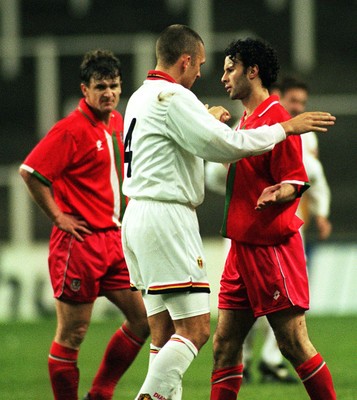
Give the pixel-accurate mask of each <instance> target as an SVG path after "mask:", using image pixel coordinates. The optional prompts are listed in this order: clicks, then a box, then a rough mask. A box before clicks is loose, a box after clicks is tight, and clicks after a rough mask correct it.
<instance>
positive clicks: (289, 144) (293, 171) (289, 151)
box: [270, 136, 310, 196]
mask: <svg viewBox="0 0 357 400" xmlns="http://www.w3.org/2000/svg"><path fill="white" fill-rule="evenodd" d="M270 161H271V162H270V173H271V175H272V177H273V179H274V181H275V182H279V183H291V184H293V185H295V186H296V187H297V188H298V195H299V196H301V195H302V193H303V192H304V191H305V190H306V189H308V188H309V186H310V185H309V183H308V176H307V174H306V171H305V167H304V164H303V162H302V147H301V138H300V136H290V137H289V138H288V139H287V140H285V142H282V143H279V144H278V145H277V146H276V147H275V149H274V150H273V151H272V153H271V159H270Z"/></svg>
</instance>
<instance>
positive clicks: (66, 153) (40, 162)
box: [21, 125, 76, 184]
mask: <svg viewBox="0 0 357 400" xmlns="http://www.w3.org/2000/svg"><path fill="white" fill-rule="evenodd" d="M75 151H76V143H75V140H74V138H73V135H72V134H71V133H70V132H69V131H68V130H66V129H63V128H60V127H57V126H56V125H55V126H54V127H53V128H52V129H51V130H50V131H49V133H48V134H47V135H46V136H45V137H44V138H43V139H42V140H41V141H40V142H39V143H38V144H37V145H36V146H35V148H34V149H33V150H32V151H31V153H30V154H29V155H28V156H27V157H26V159H25V161H24V162H23V164H22V166H21V168H24V169H26V170H28V171H29V172H31V173H33V174H35V175H36V176H37V177H38V178H39V179H40V180H41V181H43V182H44V183H47V184H51V183H52V182H53V181H55V180H56V179H57V177H59V176H60V175H61V174H62V172H63V170H64V169H65V168H66V166H67V165H68V164H69V163H70V161H71V160H72V158H73V154H74V152H75Z"/></svg>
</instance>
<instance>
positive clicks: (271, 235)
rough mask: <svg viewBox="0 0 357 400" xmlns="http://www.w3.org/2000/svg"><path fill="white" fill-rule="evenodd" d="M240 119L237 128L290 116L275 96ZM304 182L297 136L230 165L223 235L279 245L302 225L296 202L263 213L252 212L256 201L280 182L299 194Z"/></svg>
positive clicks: (275, 205) (277, 205)
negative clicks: (293, 185) (268, 187)
mask: <svg viewBox="0 0 357 400" xmlns="http://www.w3.org/2000/svg"><path fill="white" fill-rule="evenodd" d="M244 118H245V115H243V117H242V119H241V121H240V124H239V128H240V129H250V128H257V127H259V126H262V125H273V124H275V123H277V122H283V121H286V120H288V119H289V118H290V115H289V113H288V112H287V111H286V110H285V109H284V108H283V107H282V106H281V104H280V103H279V99H278V97H277V96H270V97H269V98H268V99H266V100H265V101H264V102H263V103H261V104H260V105H259V106H258V107H257V108H256V109H255V111H254V113H253V114H252V115H250V116H249V117H248V118H247V119H246V120H244ZM307 180H308V178H307V175H306V172H305V168H304V165H303V163H302V150H301V138H300V136H289V137H288V138H287V140H285V141H283V142H281V143H279V144H277V145H276V146H275V147H274V149H273V150H272V151H270V152H268V153H265V154H262V155H259V156H253V157H248V158H244V159H242V160H240V161H238V162H236V163H234V164H231V166H230V168H229V172H228V176H227V190H226V206H225V213H224V223H223V227H222V234H223V236H226V237H229V238H231V239H234V240H236V241H238V242H242V243H247V244H254V245H274V244H279V243H282V242H283V241H284V240H286V238H287V237H289V236H291V235H292V234H293V233H295V232H297V231H298V230H299V228H300V226H301V225H302V223H303V222H302V221H301V219H300V218H298V217H297V216H296V215H295V213H296V209H297V207H298V204H299V199H296V200H294V201H291V202H287V203H284V204H274V205H273V206H270V207H268V208H266V209H264V210H263V211H256V210H255V206H256V203H257V200H258V198H259V196H260V194H261V193H262V191H263V189H264V188H266V187H267V186H272V185H275V184H277V183H281V182H287V183H293V184H295V185H299V187H300V190H299V194H300V195H301V194H302V192H303V191H304V190H305V189H307V188H308V187H309V184H308V183H307Z"/></svg>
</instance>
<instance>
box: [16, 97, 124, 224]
mask: <svg viewBox="0 0 357 400" xmlns="http://www.w3.org/2000/svg"><path fill="white" fill-rule="evenodd" d="M122 132H123V118H122V116H121V115H120V114H119V113H118V112H117V111H114V112H112V115H111V119H110V123H109V126H106V125H105V124H103V123H102V122H101V121H99V120H98V119H97V118H96V116H95V115H94V114H93V112H92V111H91V110H90V108H89V107H88V105H87V103H86V102H85V100H84V99H81V100H80V102H79V105H78V108H77V109H76V110H74V111H73V112H72V113H71V114H69V115H68V116H67V117H66V118H63V119H62V120H60V121H59V122H57V123H56V124H55V125H54V126H53V128H52V129H51V130H50V131H49V132H48V134H47V135H46V136H45V137H44V138H43V139H42V140H41V141H40V142H39V143H38V144H37V146H36V147H35V148H34V149H33V150H32V152H31V153H30V154H29V155H28V156H27V158H26V159H25V161H24V163H23V165H22V168H24V169H26V170H28V171H29V172H31V173H33V174H35V175H36V176H37V177H38V178H39V179H40V180H42V181H43V182H44V183H46V184H48V185H52V188H53V195H54V198H55V201H56V203H57V204H58V206H59V207H60V209H61V210H62V211H63V212H65V213H69V214H73V215H78V216H82V217H83V218H84V219H85V220H86V221H87V222H88V223H89V225H90V227H91V228H92V229H105V228H110V227H116V226H120V221H121V217H122V215H123V213H124V210H125V206H126V198H125V197H124V196H123V194H122V181H123V165H124V147H123V141H122Z"/></svg>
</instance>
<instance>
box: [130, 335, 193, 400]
mask: <svg viewBox="0 0 357 400" xmlns="http://www.w3.org/2000/svg"><path fill="white" fill-rule="evenodd" d="M197 353H198V351H197V348H196V347H195V345H194V344H193V343H192V342H191V341H190V340H188V339H186V338H184V337H183V336H180V335H176V334H175V335H172V336H171V339H170V340H169V341H168V342H167V343H166V344H165V346H164V347H162V349H161V350H160V352H159V353H157V354H156V355H155V356H153V361H152V363H150V367H149V370H148V373H147V375H146V378H145V382H144V384H143V385H142V387H141V389H140V392H139V394H138V396H137V399H138V398H139V396H140V394H149V395H150V396H151V397H152V398H155V397H156V398H157V397H159V396H162V397H159V398H162V399H167V400H169V399H170V400H173V399H175V400H176V399H180V397H178V398H173V397H172V396H173V395H180V393H179V392H178V393H174V392H175V390H176V389H179V386H180V384H181V381H182V377H183V374H184V373H185V372H186V370H187V368H188V367H189V366H190V364H191V362H192V361H193V359H194V358H195V357H196V356H197Z"/></svg>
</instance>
